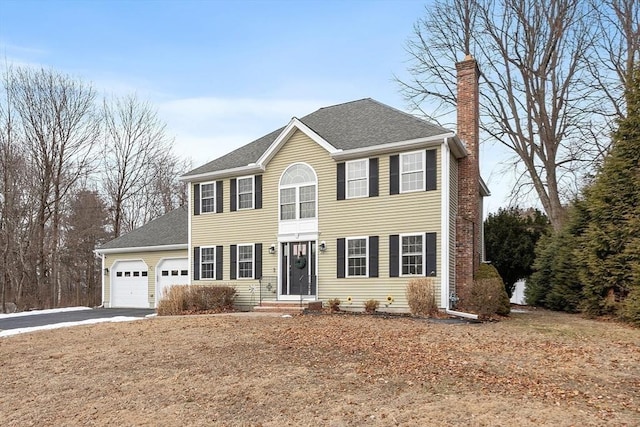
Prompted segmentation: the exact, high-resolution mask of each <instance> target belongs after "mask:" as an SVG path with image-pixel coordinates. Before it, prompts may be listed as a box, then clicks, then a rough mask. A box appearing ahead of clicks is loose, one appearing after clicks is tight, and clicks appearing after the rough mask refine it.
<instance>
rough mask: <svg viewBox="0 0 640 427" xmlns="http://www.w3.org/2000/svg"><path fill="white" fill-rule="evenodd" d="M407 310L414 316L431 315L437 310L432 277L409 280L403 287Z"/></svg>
mask: <svg viewBox="0 0 640 427" xmlns="http://www.w3.org/2000/svg"><path fill="white" fill-rule="evenodd" d="M405 294H406V296H407V302H408V303H409V310H411V314H413V315H415V316H433V315H434V314H435V313H436V312H437V311H438V305H437V304H436V293H435V289H434V285H433V279H432V278H430V277H425V278H421V279H413V280H410V281H409V283H408V284H407V287H406V289H405Z"/></svg>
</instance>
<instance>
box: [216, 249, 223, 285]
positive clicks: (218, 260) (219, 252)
mask: <svg viewBox="0 0 640 427" xmlns="http://www.w3.org/2000/svg"><path fill="white" fill-rule="evenodd" d="M216 280H222V246H216Z"/></svg>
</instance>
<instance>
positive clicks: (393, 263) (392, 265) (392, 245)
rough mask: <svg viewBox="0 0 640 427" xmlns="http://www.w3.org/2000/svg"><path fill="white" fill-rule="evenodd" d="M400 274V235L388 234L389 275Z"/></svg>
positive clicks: (395, 275)
mask: <svg viewBox="0 0 640 427" xmlns="http://www.w3.org/2000/svg"><path fill="white" fill-rule="evenodd" d="M399 276H400V236H399V235H398V234H392V235H391V236H389V277H399Z"/></svg>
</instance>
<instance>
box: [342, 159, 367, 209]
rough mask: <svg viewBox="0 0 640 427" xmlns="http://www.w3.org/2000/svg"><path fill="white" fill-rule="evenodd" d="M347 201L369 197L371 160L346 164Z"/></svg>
mask: <svg viewBox="0 0 640 427" xmlns="http://www.w3.org/2000/svg"><path fill="white" fill-rule="evenodd" d="M346 169H347V173H346V175H347V199H353V198H356V197H368V196H369V160H368V159H363V160H353V161H350V162H347V163H346Z"/></svg>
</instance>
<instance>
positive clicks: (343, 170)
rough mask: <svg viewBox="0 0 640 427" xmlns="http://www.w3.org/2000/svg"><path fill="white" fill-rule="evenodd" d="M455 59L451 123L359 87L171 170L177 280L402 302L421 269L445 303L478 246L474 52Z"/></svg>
mask: <svg viewBox="0 0 640 427" xmlns="http://www.w3.org/2000/svg"><path fill="white" fill-rule="evenodd" d="M457 68H458V103H459V106H458V133H457V134H456V133H455V132H452V131H450V130H448V129H445V128H442V127H440V126H437V125H434V124H432V123H429V122H427V121H424V120H422V119H419V118H417V117H415V116H412V115H410V114H407V113H404V112H402V111H399V110H397V109H394V108H392V107H389V106H387V105H384V104H382V103H380V102H377V101H375V100H372V99H361V100H357V101H353V102H347V103H344V104H339V105H333V106H330V107H325V108H321V109H319V110H317V111H315V112H313V113H311V114H309V115H306V116H304V117H301V118H295V117H294V118H292V119H291V120H290V121H289V123H288V124H286V126H284V127H282V128H280V129H277V130H275V131H273V132H271V133H269V134H268V135H265V136H263V137H262V138H259V139H257V140H255V141H253V142H251V143H249V144H247V145H245V146H242V147H240V148H238V149H237V150H234V151H232V152H230V153H228V154H226V155H224V156H222V157H220V158H217V159H215V160H213V161H211V162H209V163H207V164H205V165H203V166H200V167H198V168H196V169H194V170H192V171H190V172H188V173H187V174H185V175H184V176H183V177H182V180H184V181H186V182H187V183H188V185H189V209H188V214H187V215H188V238H187V242H186V244H187V253H186V254H185V256H186V257H187V259H188V261H187V263H188V269H189V282H190V283H191V284H214V285H215V284H220V285H230V286H233V287H235V289H236V291H237V304H238V305H239V306H240V307H245V308H249V307H253V306H256V305H259V304H260V303H261V302H262V301H267V300H271V301H273V300H275V301H291V300H294V301H300V300H307V301H326V300H328V299H331V298H339V299H340V300H341V301H342V307H344V308H349V307H350V306H351V307H352V308H354V309H358V308H360V309H361V308H362V307H363V302H364V301H366V300H369V299H376V300H378V301H379V302H380V304H381V307H383V308H384V309H385V310H389V311H394V310H400V311H406V310H407V309H408V304H407V301H406V297H405V287H406V285H407V283H408V282H409V280H411V279H412V278H415V277H425V276H426V277H432V278H433V280H434V282H435V284H436V289H437V302H438V304H439V306H440V307H442V308H449V307H450V298H451V297H452V295H455V294H456V292H457V289H458V290H459V288H460V287H462V286H468V285H469V284H470V283H471V282H472V280H473V274H474V271H475V269H477V266H478V264H479V261H480V259H481V257H482V250H481V248H482V241H481V239H482V197H483V196H487V195H488V194H489V192H488V190H487V188H486V186H485V185H484V183H483V182H482V180H481V178H480V175H479V164H478V133H479V132H478V70H477V66H476V63H475V61H474V60H473V59H471V58H467V59H466V60H465V61H463V62H461V63H459V64H458V65H457ZM115 250H116V249H113V248H111V251H112V252H113V251H115ZM114 259H115V258H114V257H113V254H112V262H113V260H114ZM105 268H108V265H107V266H105ZM108 279H109V278H108V277H107V278H106V281H105V285H106V286H107V287H109V280H108ZM148 289H149V292H151V290H155V291H156V292H157V289H158V287H157V286H156V285H153V284H152V283H149V284H148ZM108 294H109V292H106V293H105V295H108ZM148 301H149V304H150V305H151V306H153V305H152V304H155V303H156V301H157V299H156V300H152V298H149V299H148ZM106 305H109V302H106ZM385 306H386V307H385Z"/></svg>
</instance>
